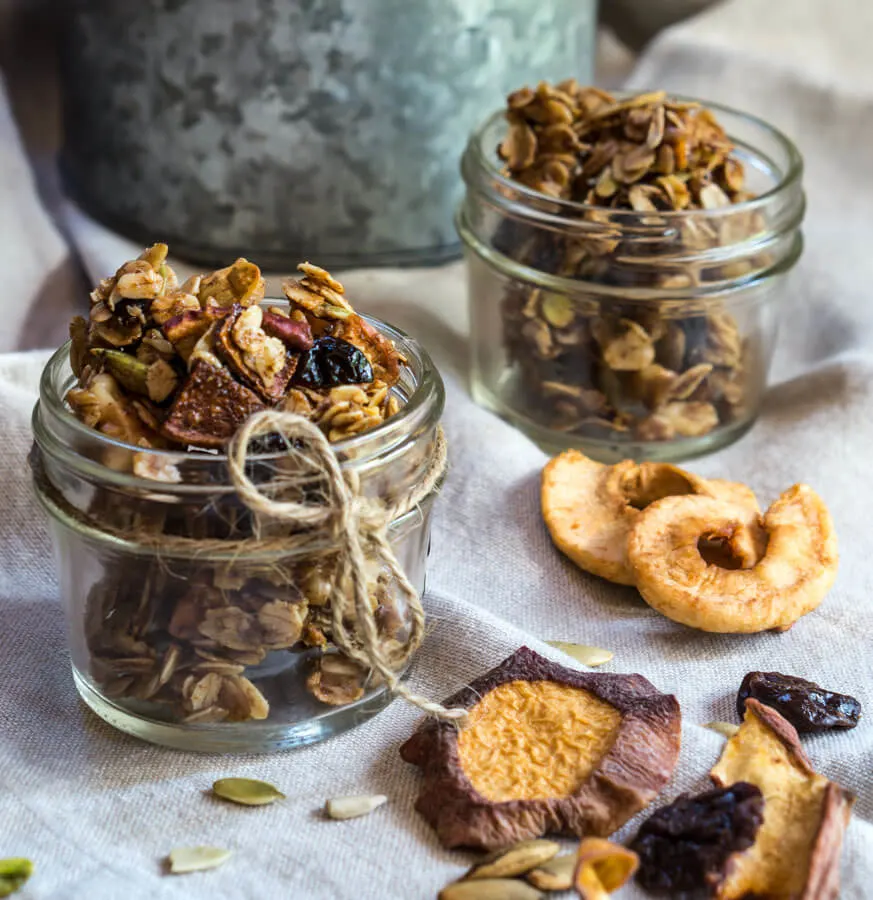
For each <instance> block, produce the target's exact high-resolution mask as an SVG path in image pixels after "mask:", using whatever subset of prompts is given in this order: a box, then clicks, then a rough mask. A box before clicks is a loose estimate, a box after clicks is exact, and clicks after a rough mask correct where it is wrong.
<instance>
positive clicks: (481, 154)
mask: <svg viewBox="0 0 873 900" xmlns="http://www.w3.org/2000/svg"><path fill="white" fill-rule="evenodd" d="M637 93H645V92H640V91H635V92H630V91H618V92H616V93H615V97H616V98H617V99H619V100H622V99H626V98H629V97H632V96H635V95H636V94H637ZM669 96H670V99H672V100H676V101H678V102H680V103H699V104H701V106H703V107H704V108H706V109H709V110H710V111H711V112H713V113H715V114H716V116H722V117H723V118H730V119H731V120H736V122H738V123H743V124H744V125H745V126H747V127H748V128H750V129H751V130H754V131H757V132H759V133H760V134H761V135H763V136H766V137H767V138H769V139H770V140H771V141H773V142H774V143H775V144H776V145H777V146H778V148H779V150H780V151H781V152H782V154H784V157H785V160H786V164H785V165H784V166H783V167H781V168H780V167H778V166H777V165H776V163H775V161H774V160H772V159H770V158H769V157H768V156H765V155H764V154H762V152H761V151H760V150H759V149H757V148H755V147H754V146H753V145H752V144H751V143H750V142H749V141H748V140H746V139H743V138H738V137H737V135H735V134H734V133H733V130H732V129H731V128H730V127H728V126H727V125H725V130H726V131H727V133H728V137H729V138H730V139H731V140H732V141H733V142H734V143H735V144H736V146H737V147H738V148H740V149H741V150H742V151H745V152H747V153H748V155H749V156H750V158H758V159H759V160H761V161H762V162H765V163H767V164H768V165H769V168H770V170H771V171H773V172H779V176H780V177H779V178H778V180H777V181H776V182H775V183H774V184H772V185H770V186H769V187H768V188H767V189H766V190H763V191H761V192H760V193H758V194H756V195H755V196H754V197H752V198H750V199H748V200H743V201H741V202H740V203H733V204H731V205H730V206H729V207H720V208H716V209H694V210H658V211H657V213H656V215H657V217H658V218H659V219H660V218H663V219H666V220H675V219H682V220H684V221H687V220H689V219H691V218H700V219H701V220H703V219H710V218H718V217H720V216H724V215H725V213H726V212H728V213H731V214H734V213H736V214H744V213H753V212H755V211H757V210H759V209H760V208H762V207H765V206H767V205H768V204H769V203H770V202H772V199H773V197H774V196H775V195H777V194H780V193H782V192H784V191H785V190H786V189H788V188H791V187H792V186H793V185H795V184H799V183H800V181H801V179H802V178H803V157H802V156H801V154H800V151H799V150H798V149H797V146H796V145H795V144H794V142H793V141H792V140H791V139H790V138H789V137H788V136H787V135H786V134H785V133H784V132H782V131H780V130H779V129H778V128H776V127H774V126H773V125H771V124H770V123H769V122H766V121H765V120H764V119H761V118H759V117H758V116H755V115H752V114H751V113H746V112H742V111H740V110H738V109H735V108H733V107H730V106H726V105H724V104H721V103H711V102H709V101H708V100H701V99H700V98H697V97H686V96H684V95H681V94H670V95H669ZM505 114H506V111H505V110H503V109H501V110H497V111H496V112H494V113H492V114H491V115H490V116H488V117H487V118H486V119H485V121H484V122H483V123H482V124H481V125H479V127H478V128H476V130H475V131H474V132H473V134H472V135H471V137H470V140H469V143H468V145H467V152H468V153H470V155H471V156H472V158H473V160H474V161H475V163H476V164H477V166H478V167H479V168H480V170H484V172H485V173H486V174H487V176H488V177H489V178H490V179H492V180H493V182H494V185H495V186H496V190H497V191H498V192H501V193H503V194H504V196H505V195H506V193H507V192H508V193H510V194H514V195H516V196H517V197H519V198H523V199H524V200H525V201H527V202H528V203H529V204H532V205H534V206H538V205H539V206H542V205H543V204H547V206H546V209H547V210H548V214H544V215H543V218H544V220H548V219H554V220H556V221H559V220H561V219H563V218H564V217H566V218H570V219H577V218H584V217H585V216H586V215H587V216H591V215H592V214H594V215H598V214H599V215H601V216H603V215H606V214H608V215H609V218H610V220H612V221H614V222H620V221H622V220H623V219H624V218H626V219H628V220H629V221H634V222H635V221H639V219H640V213H639V212H637V211H636V210H621V209H610V208H609V207H604V206H595V205H594V204H591V203H580V202H578V201H575V200H565V199H562V198H559V197H553V196H551V195H550V194H544V193H543V192H541V191H537V190H534V189H533V188H531V187H528V186H527V185H525V184H522V183H521V182H519V181H515V180H514V179H512V178H508V177H507V176H506V175H504V174H503V173H502V172H501V171H500V168H499V167H498V165H497V155H496V152H495V150H496V143H495V138H496V137H497V136H498V130H499V127H500V126H504V131H505V123H506V119H505ZM722 124H723V125H724V122H723V123H722ZM462 168H463V167H462ZM464 177H465V180H466V181H467V183H468V184H469V183H470V181H471V177H470V173H468V172H464ZM510 203H511V201H507V204H510ZM527 212H528V215H530V207H529V206H528V207H527Z"/></svg>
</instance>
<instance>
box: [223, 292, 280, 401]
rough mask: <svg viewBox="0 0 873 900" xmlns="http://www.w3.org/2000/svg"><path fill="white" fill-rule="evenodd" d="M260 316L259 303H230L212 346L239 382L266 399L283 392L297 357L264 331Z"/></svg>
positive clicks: (261, 315) (273, 399)
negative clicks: (231, 307) (227, 313)
mask: <svg viewBox="0 0 873 900" xmlns="http://www.w3.org/2000/svg"><path fill="white" fill-rule="evenodd" d="M263 319H264V311H263V310H262V309H261V308H260V306H249V307H247V308H245V309H243V308H242V307H241V306H234V308H233V311H232V312H231V314H230V315H229V316H227V317H226V318H225V320H224V322H223V324H222V326H221V328H220V329H219V331H218V334H217V335H216V338H215V349H216V351H217V353H218V355H219V356H220V358H221V359H222V360H223V361H224V362H225V363H227V366H228V368H230V370H231V371H232V372H233V374H234V375H236V376H237V378H238V379H239V380H240V381H241V382H242V383H243V384H245V385H246V386H248V387H250V388H251V389H252V390H253V391H255V393H257V394H258V395H259V396H260V397H261V398H263V399H264V400H265V401H266V402H267V403H270V402H275V401H276V400H279V399H280V398H281V397H283V396H284V395H285V391H286V390H287V388H288V384H289V382H290V381H291V376H292V375H293V374H294V371H295V369H296V368H297V357H296V356H293V355H291V354H290V353H289V352H288V348H287V347H286V346H285V344H284V342H283V341H281V340H280V339H279V338H276V337H270V336H269V335H268V334H267V333H266V331H264V329H263V328H262V327H261V326H262V325H263Z"/></svg>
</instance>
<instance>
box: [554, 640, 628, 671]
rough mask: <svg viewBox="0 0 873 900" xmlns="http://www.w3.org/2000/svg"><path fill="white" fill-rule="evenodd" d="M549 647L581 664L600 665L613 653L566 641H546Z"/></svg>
mask: <svg viewBox="0 0 873 900" xmlns="http://www.w3.org/2000/svg"><path fill="white" fill-rule="evenodd" d="M546 643H547V644H548V645H549V646H550V647H555V648H556V649H558V650H560V651H561V652H562V653H566V654H567V656H572V657H573V659H575V660H576V661H577V662H580V663H582V665H583V666H592V667H594V666H602V665H603V664H604V663H608V662H609V661H610V660H611V659H612V657H613V656H614V654H613V653H612V651H610V650H604V649H603V648H602V647H588V646H586V645H585V644H571V643H568V642H567V641H546Z"/></svg>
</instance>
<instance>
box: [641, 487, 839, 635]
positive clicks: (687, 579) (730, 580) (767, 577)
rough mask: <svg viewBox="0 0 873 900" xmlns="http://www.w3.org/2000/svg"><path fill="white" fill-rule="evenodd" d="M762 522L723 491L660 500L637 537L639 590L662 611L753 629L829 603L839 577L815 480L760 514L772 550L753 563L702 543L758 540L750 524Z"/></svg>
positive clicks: (711, 625)
mask: <svg viewBox="0 0 873 900" xmlns="http://www.w3.org/2000/svg"><path fill="white" fill-rule="evenodd" d="M757 524H758V523H755V522H752V523H750V522H749V519H748V514H747V510H746V509H745V508H743V507H740V506H737V505H734V504H732V503H725V502H724V501H722V500H720V499H718V498H715V497H704V496H694V497H690V496H689V497H666V498H664V499H663V500H660V501H659V502H658V503H654V504H652V505H651V506H649V507H648V508H647V509H645V510H643V511H642V513H641V514H640V515H639V516H638V517H637V518H636V521H635V522H634V523H633V526H632V528H631V532H630V536H629V538H628V544H627V553H628V559H629V561H630V564H631V567H632V568H633V570H634V572H635V573H636V584H637V589H638V590H639V592H640V593H641V594H642V595H643V599H644V600H645V601H646V602H647V603H648V604H649V605H650V606H652V607H653V608H654V609H656V610H658V612H660V613H662V614H663V615H665V616H667V617H668V618H670V619H673V620H674V621H677V622H681V623H683V624H685V625H690V626H691V627H692V628H700V629H702V630H703V631H714V632H721V633H751V632H758V631H765V630H767V629H771V628H786V627H788V626H790V625H792V624H794V622H796V621H797V620H798V619H799V618H800V617H801V616H804V615H806V614H807V613H808V612H811V611H812V610H813V609H815V608H816V607H817V606H818V605H819V603H821V601H822V599H823V598H824V596H825V594H826V593H827V592H828V590H830V587H831V585H832V584H833V581H834V578H835V577H836V572H837V539H836V534H835V533H834V526H833V522H832V521H831V517H830V513H829V512H828V510H827V507H826V506H825V504H824V502H823V501H822V500H821V498H820V497H819V496H818V495H817V494H816V493H815V492H814V491H813V490H812V488H810V487H808V486H806V485H803V484H798V485H795V486H794V487H792V488H790V489H789V490H787V491H785V493H783V494H782V496H781V497H779V499H778V500H776V501H775V502H774V503H773V505H772V506H771V507H770V509H769V510H767V512H766V513H765V514H764V516H763V518H762V519H761V521H760V527H761V529H762V530H763V535H764V544H765V547H766V549H765V550H764V552H763V555H762V556H761V557H760V559H759V560H758V561H757V562H756V563H755V564H754V565H753V566H751V567H750V568H736V567H733V568H726V567H724V566H723V565H718V564H717V563H716V564H713V563H710V562H708V561H707V559H706V558H705V556H704V553H703V547H702V545H701V542H704V543H705V542H706V541H709V542H712V541H714V540H721V541H724V542H726V545H727V546H728V547H730V546H731V545H732V543H733V542H735V541H738V542H739V543H740V545H741V546H743V547H744V548H745V547H747V545H748V544H750V543H751V544H752V545H755V544H756V543H758V542H759V539H758V537H757V536H755V535H751V536H750V535H749V529H750V528H751V527H753V526H756V525H757ZM743 552H744V553H748V552H749V551H748V550H747V549H744V550H743Z"/></svg>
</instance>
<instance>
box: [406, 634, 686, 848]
mask: <svg viewBox="0 0 873 900" xmlns="http://www.w3.org/2000/svg"><path fill="white" fill-rule="evenodd" d="M446 703H447V704H450V705H451V706H453V707H464V708H466V709H467V710H468V711H469V716H468V719H467V721H466V723H465V724H464V725H463V726H462V727H461V728H460V730H459V729H458V728H457V726H456V725H455V724H454V723H450V722H444V721H437V720H435V719H428V720H426V721H425V722H423V723H422V725H421V726H420V727H419V729H418V731H417V732H416V733H415V734H414V735H413V736H412V737H411V738H410V739H409V740H408V741H407V742H406V743H405V744H404V745H403V747H401V750H400V755H401V756H402V757H403V759H405V760H406V761H407V762H410V763H413V764H414V765H416V766H419V767H420V768H421V769H422V771H423V775H424V780H423V783H422V788H421V793H420V794H419V797H418V801H417V802H416V807H415V808H416V809H417V810H418V811H419V812H420V813H421V814H422V816H423V817H424V818H425V819H426V820H427V822H428V823H429V824H430V825H431V826H432V827H433V828H434V829H435V830H436V833H437V836H438V837H439V839H440V841H441V842H442V843H443V845H444V846H446V847H481V848H483V849H486V850H493V849H497V848H499V847H504V846H506V845H507V844H512V843H515V842H516V841H520V840H527V839H530V838H536V837H540V836H541V835H543V834H546V833H552V832H554V833H570V834H576V835H578V836H579V837H584V836H588V835H592V836H601V837H603V836H606V835H609V834H612V832H613V831H615V830H616V829H618V828H620V827H621V826H622V825H623V824H624V823H625V822H626V821H627V820H628V819H629V818H630V817H631V816H632V815H634V814H635V813H637V812H639V811H640V810H641V809H643V808H645V807H646V806H647V805H648V804H649V803H651V802H652V800H654V799H655V797H656V796H657V795H658V792H659V791H660V790H661V789H662V788H663V787H664V785H665V784H666V783H667V781H669V779H670V776H671V774H672V772H673V769H674V768H675V766H676V762H677V760H678V755H679V732H680V718H681V717H680V712H679V704H678V703H677V701H676V698H675V697H673V696H670V695H668V694H662V693H661V692H660V691H658V690H657V689H656V688H655V687H654V686H653V685H652V684H651V683H650V682H648V681H647V680H646V679H645V678H643V677H642V676H641V675H613V674H600V673H597V674H595V673H588V672H579V671H576V670H571V669H565V668H564V667H563V666H560V665H557V664H556V663H553V662H550V661H549V660H547V659H544V658H543V657H541V656H539V655H538V654H536V653H534V651H533V650H531V649H529V648H528V647H522V648H521V649H519V650H518V651H516V652H515V653H514V654H513V655H512V656H510V657H509V658H508V659H506V660H504V661H503V662H502V663H501V664H500V665H499V666H497V667H496V668H495V669H492V670H491V671H490V672H487V673H486V674H485V675H483V676H482V677H480V678H478V679H476V680H475V681H473V682H472V684H470V685H469V686H468V687H465V688H463V689H462V690H461V691H459V692H458V693H457V694H455V695H454V696H453V697H451V698H450V699H449V700H447V701H446Z"/></svg>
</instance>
